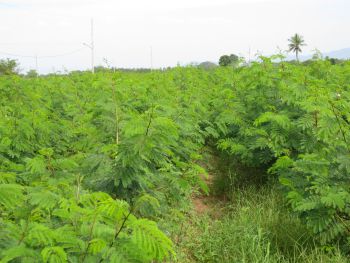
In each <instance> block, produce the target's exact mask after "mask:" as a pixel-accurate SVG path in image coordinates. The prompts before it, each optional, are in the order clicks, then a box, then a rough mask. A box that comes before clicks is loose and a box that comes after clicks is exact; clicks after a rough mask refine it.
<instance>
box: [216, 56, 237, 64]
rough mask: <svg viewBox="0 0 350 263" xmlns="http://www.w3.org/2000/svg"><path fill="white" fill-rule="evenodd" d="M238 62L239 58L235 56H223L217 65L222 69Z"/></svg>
mask: <svg viewBox="0 0 350 263" xmlns="http://www.w3.org/2000/svg"><path fill="white" fill-rule="evenodd" d="M238 62H239V57H238V56H237V55H235V54H231V55H223V56H221V57H220V59H219V65H220V66H222V67H227V66H230V65H237V64H238Z"/></svg>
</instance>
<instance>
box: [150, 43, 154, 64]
mask: <svg viewBox="0 0 350 263" xmlns="http://www.w3.org/2000/svg"><path fill="white" fill-rule="evenodd" d="M150 59H151V70H153V49H152V46H150Z"/></svg>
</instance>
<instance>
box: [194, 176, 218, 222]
mask: <svg viewBox="0 0 350 263" xmlns="http://www.w3.org/2000/svg"><path fill="white" fill-rule="evenodd" d="M203 179H204V181H205V183H206V184H207V185H208V188H209V189H212V186H213V182H214V176H213V175H212V174H209V175H208V176H207V177H205V178H203ZM192 204H193V209H194V212H195V213H196V214H198V215H202V214H209V215H210V216H213V217H215V218H219V217H220V215H221V214H222V211H221V207H222V204H223V200H222V198H220V197H218V196H214V195H211V193H210V192H209V195H206V194H205V193H196V194H194V195H193V196H192Z"/></svg>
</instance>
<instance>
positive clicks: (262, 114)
mask: <svg viewBox="0 0 350 263" xmlns="http://www.w3.org/2000/svg"><path fill="white" fill-rule="evenodd" d="M261 59H262V62H261V63H254V64H253V65H252V66H251V67H250V68H242V69H240V70H237V71H236V73H235V74H234V75H233V77H232V79H231V84H230V85H231V90H230V91H227V93H228V94H230V95H229V96H228V97H226V98H224V97H223V98H221V100H222V101H221V102H220V103H221V105H225V107H222V108H221V110H220V111H219V113H218V114H216V116H214V117H215V118H214V120H213V121H214V123H216V125H217V129H218V130H220V131H221V132H220V136H219V137H218V147H219V149H221V150H222V151H223V152H224V153H226V154H228V155H229V156H231V162H232V160H233V166H236V167H237V164H243V165H245V166H246V167H248V168H250V167H257V168H265V169H266V170H269V172H270V173H271V174H273V175H278V176H279V177H280V182H281V183H282V185H283V186H284V189H285V191H286V193H287V198H288V200H289V203H290V204H291V207H292V209H293V210H294V211H295V212H297V213H298V214H299V215H300V217H301V218H302V219H303V220H304V221H305V223H306V224H307V225H308V226H309V228H310V229H311V230H312V231H313V232H314V233H315V234H316V235H317V236H319V238H320V241H321V242H322V243H329V242H331V243H332V242H336V241H341V240H344V239H347V238H348V237H349V231H348V229H349V223H350V221H349V218H350V214H349V211H350V210H349V204H350V203H349V201H350V199H349V194H350V189H349V161H348V159H349V153H350V151H349V146H348V142H349V140H350V138H349V134H350V133H349V132H350V130H349V128H350V126H349V110H350V108H349V107H350V104H349V100H348V98H349V90H348V89H349V85H348V80H349V77H348V76H349V64H343V65H331V64H330V63H329V62H328V61H322V60H316V61H314V62H313V63H311V64H310V65H308V66H302V65H298V64H297V65H292V64H286V63H284V62H281V63H279V64H277V65H276V64H273V63H272V62H271V60H270V59H268V58H261ZM222 127H224V128H222ZM344 244H345V243H344Z"/></svg>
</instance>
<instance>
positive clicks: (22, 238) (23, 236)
mask: <svg viewBox="0 0 350 263" xmlns="http://www.w3.org/2000/svg"><path fill="white" fill-rule="evenodd" d="M28 227H29V222H28V220H27V221H26V227H25V228H24V231H23V232H22V234H21V237H20V239H19V240H18V243H17V245H18V246H19V245H20V244H21V243H22V242H23V240H24V238H25V237H26V233H27V231H28Z"/></svg>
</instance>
